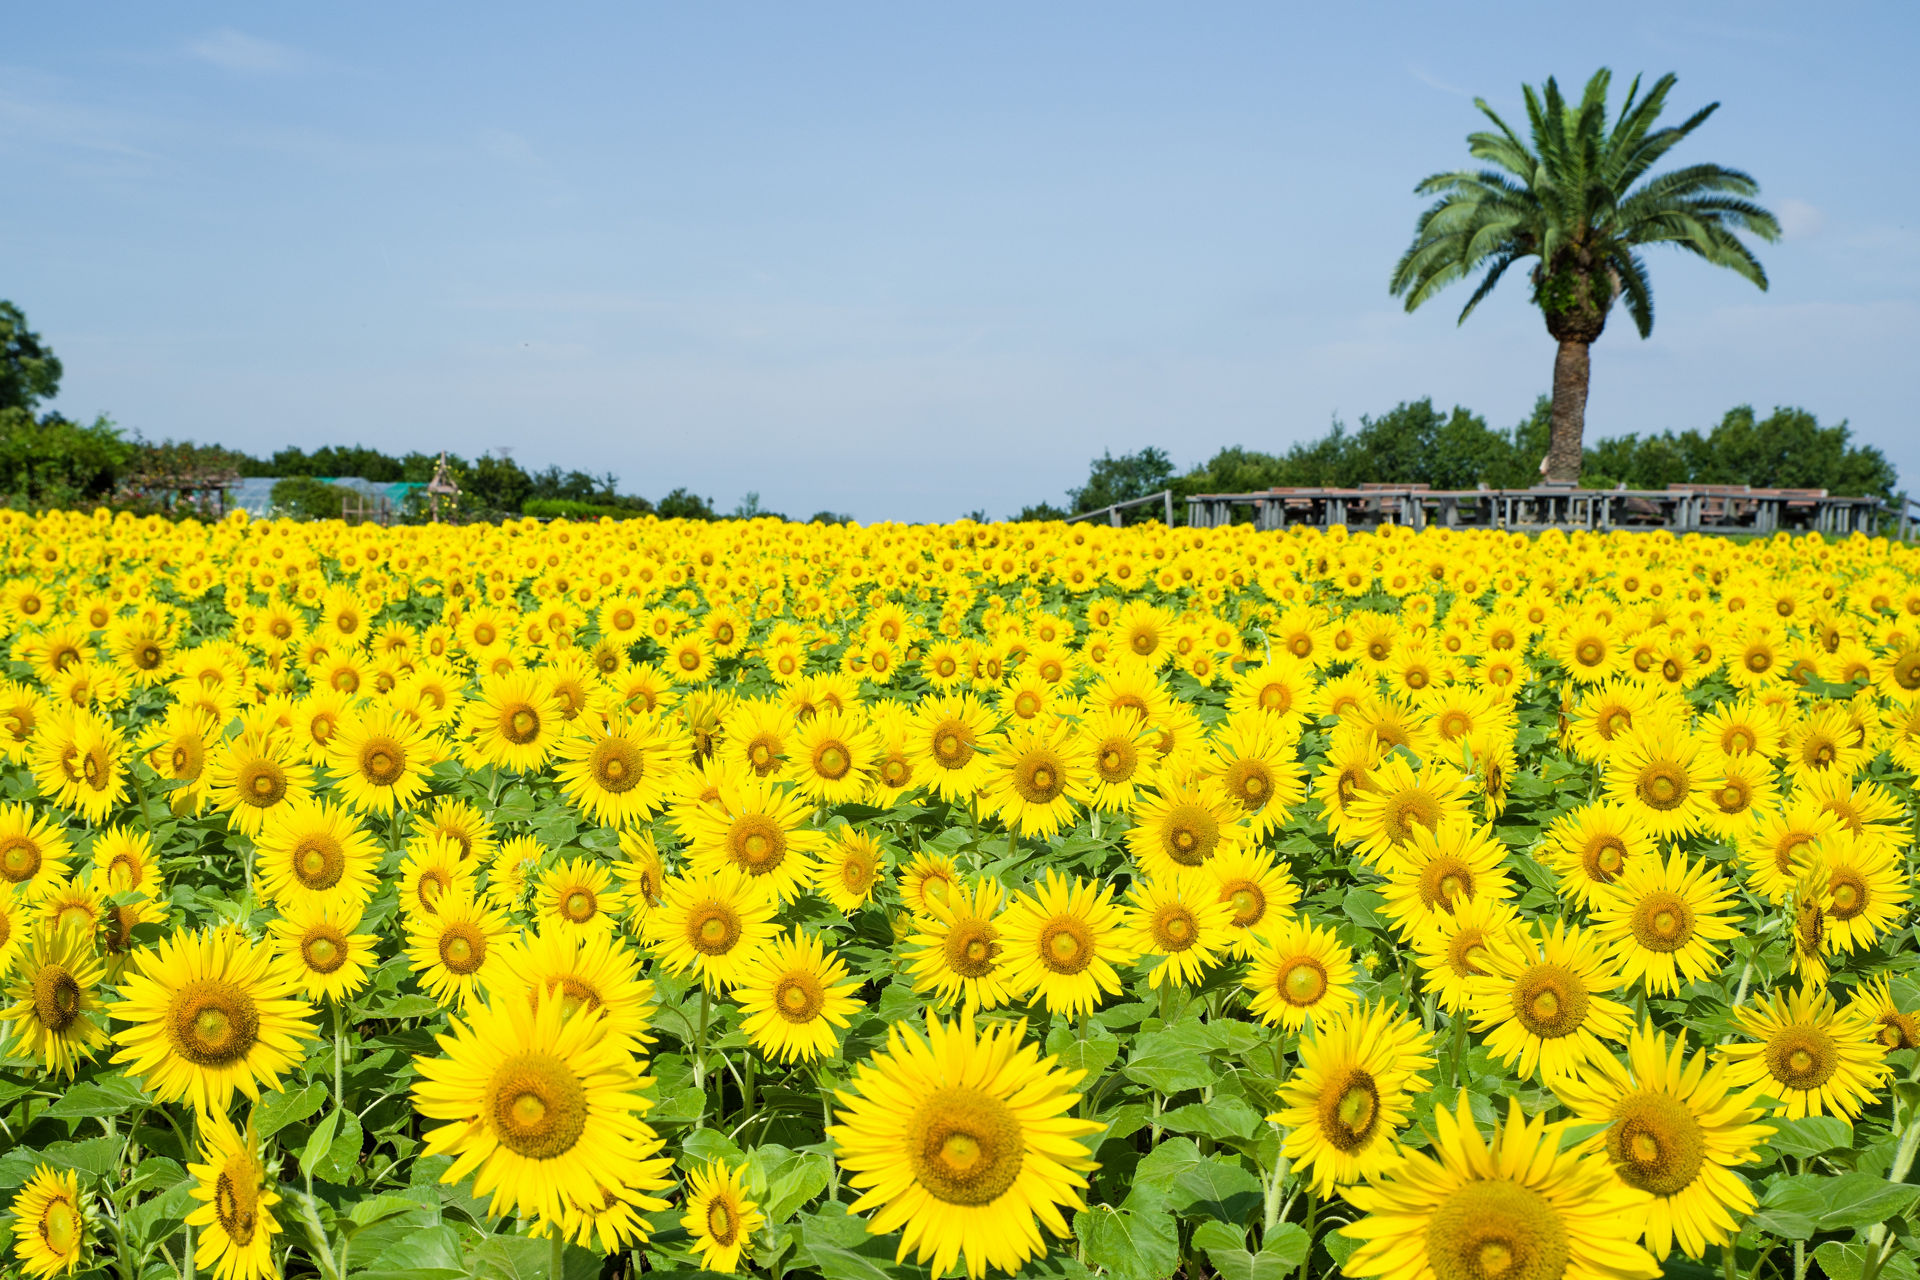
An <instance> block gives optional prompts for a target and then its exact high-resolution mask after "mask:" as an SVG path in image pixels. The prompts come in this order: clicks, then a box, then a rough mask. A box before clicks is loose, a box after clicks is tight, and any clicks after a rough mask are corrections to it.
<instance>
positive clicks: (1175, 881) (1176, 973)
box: [1126, 875, 1235, 989]
mask: <svg viewBox="0 0 1920 1280" xmlns="http://www.w3.org/2000/svg"><path fill="white" fill-rule="evenodd" d="M1212 890H1213V886H1212V883H1211V878H1210V877H1207V876H1204V875H1195V876H1175V877H1171V878H1169V879H1166V880H1137V881H1135V882H1134V885H1133V892H1132V894H1131V895H1130V897H1129V910H1128V913H1127V924H1126V929H1127V941H1128V945H1129V946H1131V947H1132V948H1133V949H1134V950H1135V951H1137V952H1139V954H1140V955H1141V956H1142V957H1144V958H1147V959H1150V960H1155V961H1157V963H1155V964H1154V965H1153V966H1152V968H1151V969H1150V971H1149V972H1148V974H1147V985H1148V986H1149V987H1152V988H1155V989H1158V988H1159V987H1160V985H1161V984H1162V983H1164V982H1171V983H1172V985H1174V986H1175V987H1187V986H1198V985H1199V983H1200V981H1201V979H1202V978H1203V977H1204V976H1205V974H1206V972H1207V970H1209V969H1212V968H1215V967H1216V966H1218V965H1219V964H1220V963H1221V962H1222V961H1224V960H1225V959H1227V958H1228V956H1229V955H1231V953H1232V950H1233V947H1234V943H1235V935H1234V932H1233V908H1232V906H1230V905H1229V904H1227V903H1225V902H1222V901H1221V900H1220V899H1219V897H1218V896H1216V895H1215V894H1214V892H1213V891H1212Z"/></svg>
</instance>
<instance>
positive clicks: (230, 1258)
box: [187, 1112, 280, 1280]
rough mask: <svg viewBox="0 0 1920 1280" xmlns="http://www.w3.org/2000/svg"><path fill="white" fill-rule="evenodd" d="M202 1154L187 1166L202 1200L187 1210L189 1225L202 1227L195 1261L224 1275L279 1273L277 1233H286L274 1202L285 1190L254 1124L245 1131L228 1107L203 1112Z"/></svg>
mask: <svg viewBox="0 0 1920 1280" xmlns="http://www.w3.org/2000/svg"><path fill="white" fill-rule="evenodd" d="M200 1158H201V1159H202V1160H204V1161H206V1163H205V1164H189V1165H188V1166H187V1172H188V1173H189V1174H190V1175H192V1177H193V1178H194V1186H193V1188H192V1189H191V1191H190V1192H189V1194H190V1195H192V1196H193V1198H194V1199H195V1200H198V1201H201V1204H200V1205H199V1206H198V1207H197V1208H195V1209H194V1210H193V1212H191V1213H189V1214H188V1215H187V1225H188V1226H194V1227H199V1228H201V1229H202V1230H201V1234H200V1238H199V1239H198V1240H197V1241H195V1248H194V1253H193V1261H194V1265H195V1266H199V1267H204V1268H206V1270H207V1271H208V1273H209V1274H212V1275H217V1276H219V1277H220V1280H268V1278H269V1277H277V1276H278V1275H279V1274H280V1268H279V1266H278V1264H276V1263H275V1261H274V1256H273V1255H274V1244H273V1238H274V1236H276V1235H278V1234H280V1224H279V1222H277V1221H276V1220H275V1219H274V1216H273V1206H274V1205H276V1204H279V1203H280V1194H279V1192H277V1191H275V1190H274V1189H273V1188H274V1178H273V1175H272V1174H271V1173H270V1172H269V1170H268V1169H267V1165H266V1162H265V1161H264V1160H262V1159H261V1156H260V1139H259V1138H258V1137H257V1136H255V1134H254V1130H253V1125H252V1124H251V1123H249V1124H248V1125H247V1128H246V1132H244V1133H242V1132H241V1131H240V1130H239V1129H237V1128H235V1127H234V1123H233V1121H232V1120H230V1119H228V1118H227V1115H226V1113H225V1112H215V1113H214V1114H213V1115H210V1116H204V1117H202V1118H201V1121H200Z"/></svg>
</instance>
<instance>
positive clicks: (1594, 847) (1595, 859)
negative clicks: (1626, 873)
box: [1583, 836, 1627, 884]
mask: <svg viewBox="0 0 1920 1280" xmlns="http://www.w3.org/2000/svg"><path fill="white" fill-rule="evenodd" d="M1583 861H1584V862H1585V863H1586V866H1587V874H1588V875H1589V876H1591V877H1592V878H1593V879H1595V880H1598V881H1600V882H1601V883H1602V884H1612V883H1613V878H1614V877H1615V876H1617V875H1619V874H1620V868H1622V867H1624V866H1626V865H1627V845H1626V842H1625V841H1624V840H1622V839H1621V838H1620V837H1619V836H1601V837H1600V838H1599V839H1598V840H1596V841H1594V842H1593V843H1592V844H1591V845H1589V846H1587V854H1586V857H1585V858H1584V859H1583Z"/></svg>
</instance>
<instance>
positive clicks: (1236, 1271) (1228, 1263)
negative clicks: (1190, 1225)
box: [1193, 1222, 1309, 1280]
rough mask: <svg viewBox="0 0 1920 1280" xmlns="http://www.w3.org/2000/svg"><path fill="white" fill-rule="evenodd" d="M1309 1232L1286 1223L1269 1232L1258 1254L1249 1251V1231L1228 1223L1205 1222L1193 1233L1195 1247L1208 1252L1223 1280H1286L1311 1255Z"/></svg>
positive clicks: (1214, 1267) (1211, 1261)
mask: <svg viewBox="0 0 1920 1280" xmlns="http://www.w3.org/2000/svg"><path fill="white" fill-rule="evenodd" d="M1308 1243H1309V1242H1308V1239H1307V1233H1306V1232H1305V1231H1304V1230H1302V1229H1301V1227H1300V1226H1299V1225H1298V1224H1297V1223H1292V1222H1282V1223H1279V1224H1278V1225H1276V1226H1275V1227H1274V1228H1273V1230H1271V1231H1269V1232H1268V1233H1267V1240H1266V1245H1265V1247H1264V1248H1262V1249H1261V1250H1260V1252H1259V1253H1258V1254H1253V1253H1249V1252H1247V1249H1246V1232H1245V1231H1242V1230H1240V1229H1239V1228H1237V1227H1230V1226H1228V1225H1227V1224H1226V1223H1224V1222H1203V1223H1201V1224H1200V1225H1199V1226H1197V1227H1195V1228H1194V1230H1193V1246H1194V1248H1196V1249H1201V1250H1204V1251H1205V1252H1206V1255H1207V1261H1208V1262H1210V1263H1212V1264H1213V1269H1214V1270H1215V1271H1217V1272H1219V1273H1220V1280H1285V1277H1286V1276H1288V1275H1290V1274H1291V1273H1292V1272H1294V1271H1296V1270H1298V1269H1299V1266H1300V1260H1301V1259H1302V1258H1305V1257H1306V1256H1307V1245H1308Z"/></svg>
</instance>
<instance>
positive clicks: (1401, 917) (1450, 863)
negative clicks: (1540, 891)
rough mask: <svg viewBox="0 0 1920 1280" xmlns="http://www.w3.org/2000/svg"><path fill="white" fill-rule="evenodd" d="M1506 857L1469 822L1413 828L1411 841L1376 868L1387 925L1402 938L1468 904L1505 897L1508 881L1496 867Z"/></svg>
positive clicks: (1495, 842) (1488, 834)
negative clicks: (1381, 876)
mask: <svg viewBox="0 0 1920 1280" xmlns="http://www.w3.org/2000/svg"><path fill="white" fill-rule="evenodd" d="M1506 857H1507V847H1506V846H1505V845H1504V844H1502V843H1500V840H1499V838H1498V837H1497V836H1495V835H1494V834H1493V831H1492V829H1491V828H1488V827H1482V826H1479V825H1477V824H1475V823H1474V822H1472V821H1471V820H1463V819H1460V818H1445V819H1442V820H1441V822H1440V825H1439V826H1438V827H1422V826H1416V827H1414V828H1413V838H1412V839H1410V840H1408V841H1407V842H1406V843H1405V844H1403V845H1401V846H1400V849H1399V851H1398V852H1396V853H1394V854H1392V855H1390V856H1389V857H1388V858H1387V859H1386V860H1385V862H1384V863H1383V864H1382V870H1384V871H1385V872H1386V874H1387V885H1386V890H1385V892H1386V898H1387V907H1386V911H1387V917H1388V919H1390V920H1392V921H1393V923H1394V927H1395V928H1396V929H1397V930H1398V931H1399V933H1400V935H1401V937H1402V938H1406V937H1409V936H1411V935H1412V934H1414V933H1415V932H1418V931H1419V930H1420V929H1421V928H1423V927H1424V926H1426V925H1427V924H1430V923H1431V922H1432V921H1433V919H1434V917H1436V916H1441V915H1452V914H1454V913H1455V912H1456V911H1458V910H1459V909H1460V908H1461V907H1463V906H1465V905H1466V904H1467V903H1469V902H1475V901H1479V900H1482V899H1492V900H1496V901H1498V900H1503V899H1505V898H1507V897H1509V896H1511V895H1512V893H1513V880H1512V878H1511V877H1510V876H1509V875H1508V874H1507V872H1506V871H1505V869H1503V868H1502V866H1501V863H1503V862H1504V861H1505V860H1506Z"/></svg>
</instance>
